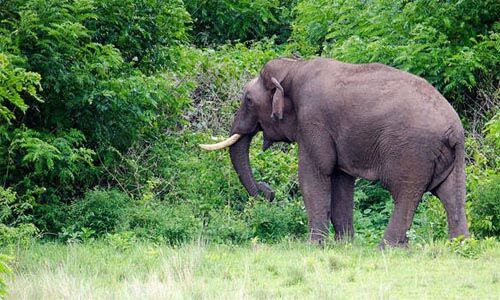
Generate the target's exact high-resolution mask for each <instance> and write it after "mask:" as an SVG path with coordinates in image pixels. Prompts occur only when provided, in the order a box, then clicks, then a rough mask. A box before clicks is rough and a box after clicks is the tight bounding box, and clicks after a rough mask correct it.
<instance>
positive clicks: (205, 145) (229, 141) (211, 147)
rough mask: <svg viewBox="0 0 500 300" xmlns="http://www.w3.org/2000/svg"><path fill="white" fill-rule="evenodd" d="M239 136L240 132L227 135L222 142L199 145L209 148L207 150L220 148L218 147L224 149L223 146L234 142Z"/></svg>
mask: <svg viewBox="0 0 500 300" xmlns="http://www.w3.org/2000/svg"><path fill="white" fill-rule="evenodd" d="M240 137H241V135H240V134H237V133H235V134H233V135H232V136H231V137H229V138H228V139H226V140H224V141H222V142H219V143H217V144H200V145H199V146H200V147H201V148H202V149H205V150H209V151H211V150H220V149H224V148H226V147H229V146H231V145H232V144H234V143H236V142H237V141H238V140H239V139H240Z"/></svg>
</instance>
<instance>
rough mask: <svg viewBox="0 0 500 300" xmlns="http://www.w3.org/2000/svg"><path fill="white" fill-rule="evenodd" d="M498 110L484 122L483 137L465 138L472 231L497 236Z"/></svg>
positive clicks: (499, 221) (499, 226)
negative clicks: (468, 160) (468, 158)
mask: <svg viewBox="0 0 500 300" xmlns="http://www.w3.org/2000/svg"><path fill="white" fill-rule="evenodd" d="M499 115H500V113H497V114H496V115H495V116H494V117H493V118H492V119H491V120H490V121H489V122H488V123H486V125H485V129H484V131H483V132H484V134H485V136H484V138H476V139H473V138H471V137H470V138H468V139H467V144H466V146H468V152H469V153H468V156H469V157H470V158H471V163H470V164H469V165H468V166H467V174H468V176H467V188H468V190H469V195H468V203H467V205H468V211H469V219H470V223H471V230H472V231H473V232H474V233H475V234H476V235H477V236H480V237H487V236H496V237H498V236H500V218H499V215H500V210H499V207H500V196H499V195H500V175H499V174H500V156H499V153H500V147H499V138H498V136H499V131H498V128H499V124H500V118H499Z"/></svg>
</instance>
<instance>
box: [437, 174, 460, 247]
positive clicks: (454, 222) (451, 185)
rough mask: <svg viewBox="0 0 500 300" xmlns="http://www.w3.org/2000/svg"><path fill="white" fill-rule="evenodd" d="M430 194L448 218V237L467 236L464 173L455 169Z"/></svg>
mask: <svg viewBox="0 0 500 300" xmlns="http://www.w3.org/2000/svg"><path fill="white" fill-rule="evenodd" d="M432 193H433V194H434V195H436V196H437V197H438V198H439V200H441V202H442V203H443V205H444V208H445V210H446V215H447V217H448V237H449V238H450V239H452V238H455V237H458V236H461V235H463V236H465V237H468V236H469V231H468V229H467V219H466V217H465V172H464V170H463V168H457V167H455V169H454V170H453V171H452V172H451V173H450V175H448V177H447V178H446V179H445V180H444V181H443V182H442V183H441V184H440V185H439V186H437V187H436V188H435V189H433V190H432Z"/></svg>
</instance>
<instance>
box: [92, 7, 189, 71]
mask: <svg viewBox="0 0 500 300" xmlns="http://www.w3.org/2000/svg"><path fill="white" fill-rule="evenodd" d="M94 9H95V14H96V16H95V17H94V18H91V19H88V20H86V22H85V23H84V24H85V26H86V27H87V28H89V29H90V30H91V31H92V39H93V40H94V41H96V42H98V43H100V44H103V45H105V44H112V45H114V47H116V48H117V49H118V50H120V53H121V54H122V56H123V58H124V59H125V60H126V61H127V62H133V63H134V64H136V65H138V66H139V68H141V69H142V70H144V71H148V72H150V71H151V70H159V69H162V68H164V67H166V65H165V64H170V63H171V62H169V61H168V60H167V61H164V60H163V58H164V57H163V56H162V54H163V52H164V51H168V48H169V47H172V46H175V45H180V44H184V43H186V42H187V40H188V34H187V29H188V27H187V25H188V23H189V22H190V16H189V14H188V13H187V12H186V10H185V8H184V6H183V2H182V1H181V0H167V1H159V0H140V1H137V0H126V1H123V0H112V1H95V6H94Z"/></svg>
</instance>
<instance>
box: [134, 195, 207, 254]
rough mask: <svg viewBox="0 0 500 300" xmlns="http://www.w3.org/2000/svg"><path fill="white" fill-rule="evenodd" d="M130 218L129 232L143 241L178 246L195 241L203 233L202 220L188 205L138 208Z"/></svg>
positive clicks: (155, 205) (151, 204)
mask: <svg viewBox="0 0 500 300" xmlns="http://www.w3.org/2000/svg"><path fill="white" fill-rule="evenodd" d="M129 218H130V219H129V221H128V226H129V230H130V231H132V232H134V233H135V235H136V236H137V237H138V238H141V239H149V240H153V241H158V242H165V243H168V244H173V245H176V244H181V243H183V242H187V241H192V240H194V239H195V238H197V237H198V236H199V234H200V232H201V225H202V224H201V220H200V219H197V218H196V216H195V213H194V211H193V206H192V205H187V204H179V205H162V204H159V203H150V204H148V205H145V206H137V207H135V208H134V209H133V210H132V211H131V212H130V216H129Z"/></svg>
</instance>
